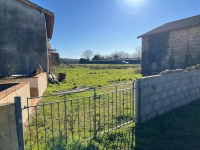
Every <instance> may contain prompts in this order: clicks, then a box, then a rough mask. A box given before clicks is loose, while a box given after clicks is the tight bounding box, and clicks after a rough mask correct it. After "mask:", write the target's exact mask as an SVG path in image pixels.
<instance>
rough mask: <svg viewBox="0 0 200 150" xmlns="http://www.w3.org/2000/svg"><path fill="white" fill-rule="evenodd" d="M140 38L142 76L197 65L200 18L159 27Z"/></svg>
mask: <svg viewBox="0 0 200 150" xmlns="http://www.w3.org/2000/svg"><path fill="white" fill-rule="evenodd" d="M138 38H142V74H143V76H147V75H152V74H157V73H159V72H161V71H163V70H166V69H183V68H186V67H188V66H192V65H195V64H198V63H200V15H198V16H193V17H189V18H185V19H181V20H177V21H173V22H169V23H166V24H164V25H162V26H159V27H157V28H155V29H153V30H151V31H149V32H147V33H145V34H142V35H140V36H138Z"/></svg>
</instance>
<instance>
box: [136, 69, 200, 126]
mask: <svg viewBox="0 0 200 150" xmlns="http://www.w3.org/2000/svg"><path fill="white" fill-rule="evenodd" d="M138 80H139V89H140V94H139V101H138V102H139V103H140V104H139V108H137V109H138V112H139V114H138V117H139V120H140V122H141V123H144V122H146V121H148V120H150V119H152V118H155V117H156V116H159V115H162V114H164V113H166V112H168V111H170V110H173V109H175V108H178V107H180V106H183V105H186V104H188V103H190V102H192V101H194V100H197V99H199V98H200V65H197V66H194V67H189V68H186V70H182V69H179V70H168V71H164V72H162V73H160V74H159V75H154V76H147V77H143V78H140V79H138Z"/></svg>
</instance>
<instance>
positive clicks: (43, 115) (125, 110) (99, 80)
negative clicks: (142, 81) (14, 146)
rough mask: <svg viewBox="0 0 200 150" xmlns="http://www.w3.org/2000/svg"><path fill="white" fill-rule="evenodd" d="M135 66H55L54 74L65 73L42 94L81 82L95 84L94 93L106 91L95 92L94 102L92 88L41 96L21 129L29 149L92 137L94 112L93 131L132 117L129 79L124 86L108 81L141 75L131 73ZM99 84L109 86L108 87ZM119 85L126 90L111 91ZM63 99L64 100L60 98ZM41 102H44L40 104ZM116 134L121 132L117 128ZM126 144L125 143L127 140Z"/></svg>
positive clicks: (110, 126)
mask: <svg viewBox="0 0 200 150" xmlns="http://www.w3.org/2000/svg"><path fill="white" fill-rule="evenodd" d="M127 66H128V65H127ZM116 67H117V69H116ZM137 69H138V68H137V67H135V66H134V67H133V66H128V68H126V67H124V66H123V65H115V66H114V68H113V67H110V66H106V65H98V66H94V65H91V66H90V67H87V68H79V67H69V66H67V67H66V66H60V67H56V68H55V74H57V73H59V72H60V73H66V74H67V77H66V79H65V80H63V81H62V82H60V84H49V85H48V88H47V90H46V92H45V95H49V94H54V93H55V92H58V91H63V90H68V89H75V88H79V87H81V86H88V87H90V88H97V93H98V94H100V92H99V91H101V93H102V92H103V93H105V92H107V93H105V94H100V95H98V98H97V101H96V102H95V103H94V100H93V94H94V90H93V89H91V90H88V91H85V92H79V93H72V94H66V95H64V96H63V95H62V96H50V97H45V98H43V99H42V100H41V102H40V103H39V105H38V106H37V107H33V109H34V111H35V114H34V115H33V116H32V121H31V122H30V126H28V127H27V131H26V133H25V137H26V145H27V147H29V148H32V149H39V148H40V149H55V148H58V147H62V149H63V147H65V145H66V141H67V142H68V143H71V142H72V140H73V139H75V140H83V139H86V138H89V137H92V136H93V135H94V133H95V127H94V116H96V118H95V120H96V121H95V122H96V131H97V132H104V131H106V130H108V129H109V128H114V127H116V126H118V125H121V124H123V123H124V122H127V121H130V120H132V119H133V118H132V112H133V110H132V101H131V96H132V90H131V89H130V88H131V86H132V83H130V84H127V85H128V87H124V86H125V85H123V86H122V87H120V86H111V85H113V84H117V83H119V84H123V83H127V82H133V81H134V80H135V79H136V78H138V77H141V75H140V74H135V71H136V70H137ZM103 86H109V89H107V88H103ZM122 88H126V90H121V91H119V92H111V91H113V90H114V91H116V89H117V90H120V89H122ZM108 92H110V93H108ZM86 96H88V97H86ZM81 97H85V98H81ZM65 99H66V100H67V101H66V102H65V101H63V100H65ZM44 103H48V104H45V105H43V104H44ZM95 110H96V111H95ZM95 112H96V113H95ZM109 134H111V135H109V136H111V137H113V136H116V135H115V133H112V132H111V133H109ZM119 135H121V136H122V135H125V134H124V133H121V132H120V133H119ZM102 138H103V139H104V138H105V137H99V141H103V139H102ZM100 139H101V140H100ZM81 143H82V142H81ZM72 144H73V143H72ZM126 144H127V145H128V143H127V142H126ZM75 145H77V143H76V144H75ZM104 145H107V144H104ZM31 146H32V147H31ZM115 146H116V145H115ZM75 149H76V148H75Z"/></svg>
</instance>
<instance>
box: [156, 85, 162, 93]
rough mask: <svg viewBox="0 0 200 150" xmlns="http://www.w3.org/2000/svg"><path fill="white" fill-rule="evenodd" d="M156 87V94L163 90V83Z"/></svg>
mask: <svg viewBox="0 0 200 150" xmlns="http://www.w3.org/2000/svg"><path fill="white" fill-rule="evenodd" d="M154 88H155V89H154V93H156V94H157V93H161V92H163V84H159V85H155V86H154Z"/></svg>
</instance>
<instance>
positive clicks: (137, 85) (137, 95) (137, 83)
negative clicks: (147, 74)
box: [135, 80, 140, 124]
mask: <svg viewBox="0 0 200 150" xmlns="http://www.w3.org/2000/svg"><path fill="white" fill-rule="evenodd" d="M135 103H136V108H135V109H136V112H135V113H136V114H135V118H136V124H140V80H136V81H135Z"/></svg>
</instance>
